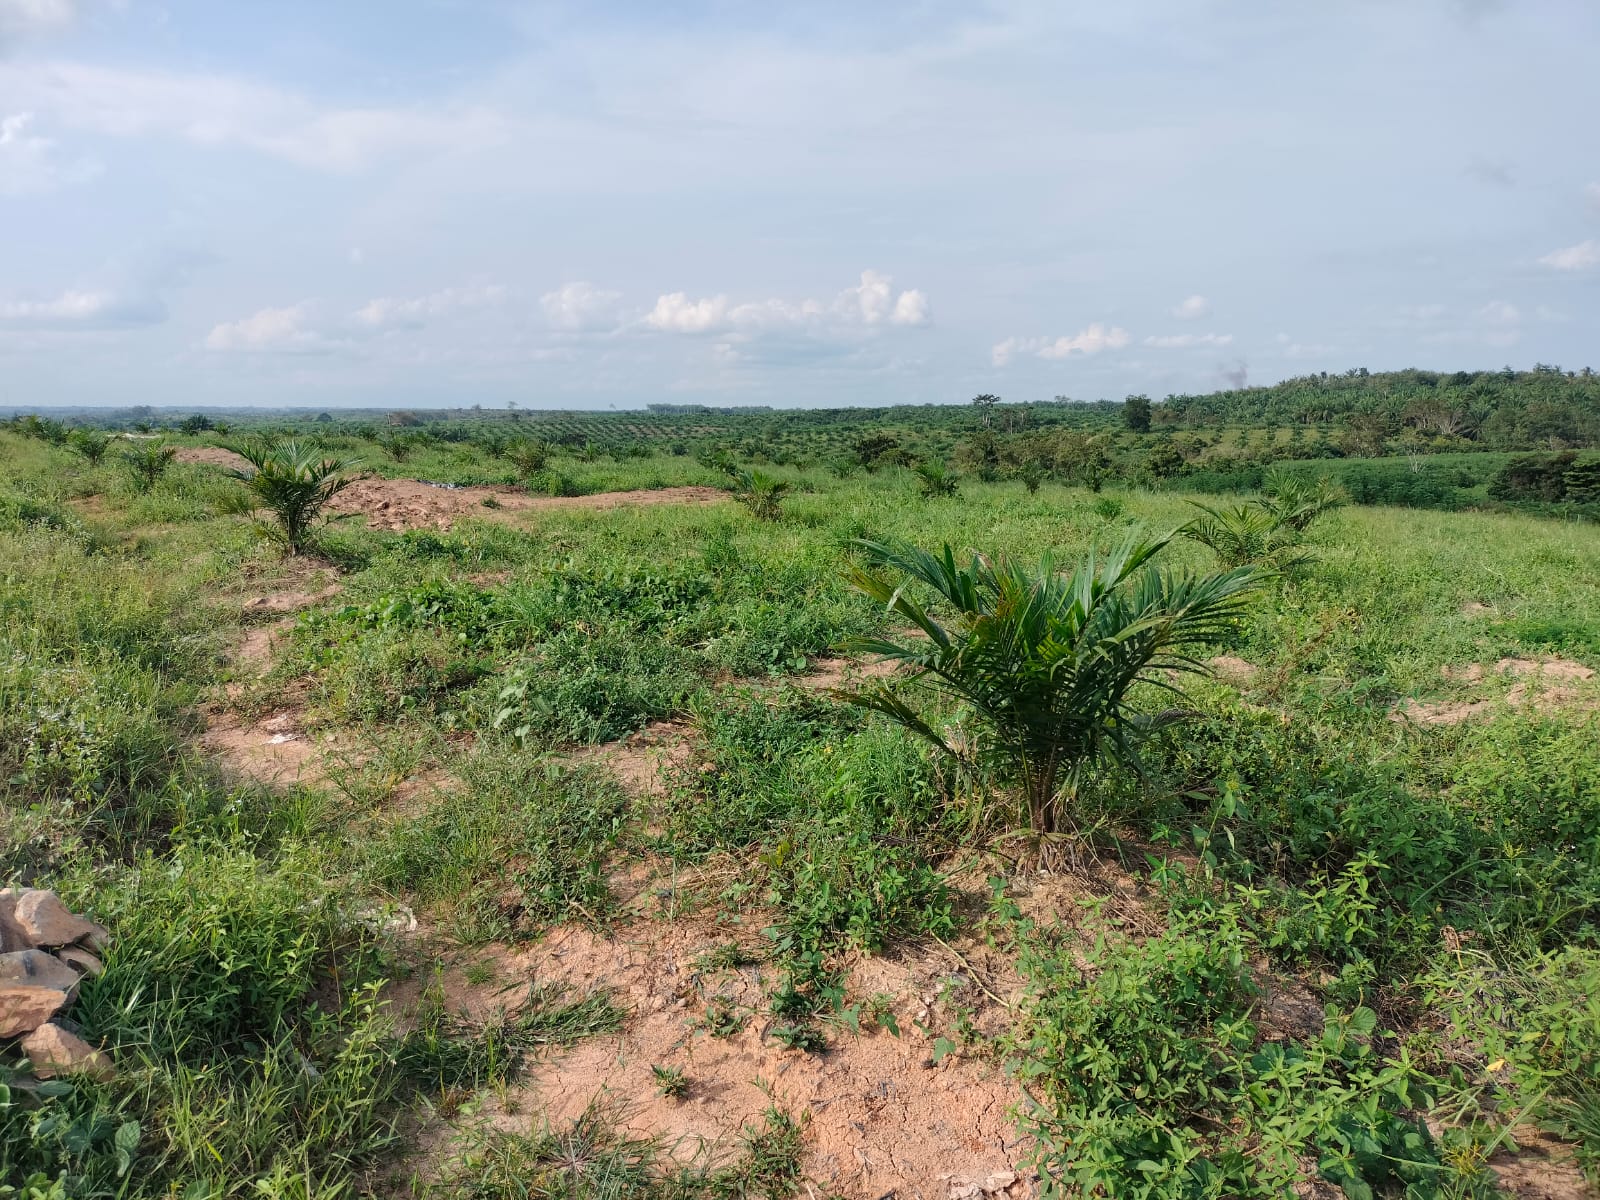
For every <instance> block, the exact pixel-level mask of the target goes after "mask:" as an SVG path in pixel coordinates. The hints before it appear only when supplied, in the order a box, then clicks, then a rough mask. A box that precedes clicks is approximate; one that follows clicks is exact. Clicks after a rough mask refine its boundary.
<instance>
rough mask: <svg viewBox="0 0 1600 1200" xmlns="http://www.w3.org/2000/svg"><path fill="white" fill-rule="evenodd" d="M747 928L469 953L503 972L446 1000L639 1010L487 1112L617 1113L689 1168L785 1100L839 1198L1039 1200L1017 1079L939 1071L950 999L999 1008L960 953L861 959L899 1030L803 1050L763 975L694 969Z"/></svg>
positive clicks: (633, 929) (451, 989)
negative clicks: (734, 1018) (527, 993)
mask: <svg viewBox="0 0 1600 1200" xmlns="http://www.w3.org/2000/svg"><path fill="white" fill-rule="evenodd" d="M754 932H755V931H754V929H752V928H751V927H750V925H749V924H745V925H731V924H719V923H718V922H715V921H713V920H710V919H706V918H695V919H692V920H689V921H685V922H671V921H650V920H641V921H636V922H633V923H630V924H628V925H626V926H624V927H622V928H621V929H619V930H617V931H616V933H615V934H613V935H611V936H604V935H600V934H596V933H593V932H591V931H589V930H587V929H584V928H579V927H563V928H561V929H558V930H555V931H553V932H552V933H551V934H550V935H549V937H548V938H547V939H546V940H545V941H543V942H542V943H540V944H539V945H537V946H535V947H534V948H532V949H531V950H523V951H513V950H507V949H506V948H504V947H495V948H485V949H483V950H479V951H477V952H471V953H468V954H466V955H464V956H463V959H464V962H465V963H477V964H481V963H482V962H484V961H485V959H486V958H488V959H492V960H493V961H494V962H495V965H496V977H497V979H496V983H495V984H493V985H490V986H489V987H486V988H477V989H472V988H468V987H466V986H465V984H464V983H463V982H462V981H461V980H460V977H459V975H458V974H457V972H456V971H455V970H453V969H452V970H450V971H447V973H446V976H445V978H444V980H443V981H442V982H443V984H444V991H445V995H446V1002H447V1003H449V1004H451V1005H452V1006H455V1007H459V1008H460V1009H463V1010H465V1011H467V1012H469V1013H473V1014H474V1015H477V1016H479V1017H482V1016H484V1015H486V1012H487V1008H486V1006H485V996H486V995H493V994H497V993H498V994H501V995H505V994H507V993H505V992H504V989H505V988H506V986H507V984H508V983H515V982H516V981H518V980H530V981H531V980H538V981H541V982H553V981H555V982H562V983H566V984H568V985H570V986H571V987H572V988H574V989H576V990H577V991H578V992H580V993H581V992H586V991H589V990H591V989H593V988H596V987H604V988H607V989H610V990H611V991H612V992H613V995H614V998H615V999H616V1000H617V1002H618V1003H620V1004H622V1005H623V1006H624V1007H625V1008H626V1009H627V1010H628V1013H629V1015H628V1019H627V1022H626V1025H625V1027H624V1029H623V1031H622V1032H621V1033H620V1034H618V1035H612V1036H606V1037H596V1038H590V1039H588V1040H586V1041H584V1042H581V1043H579V1044H578V1045H577V1046H574V1047H572V1048H571V1049H568V1050H565V1051H560V1052H557V1053H555V1054H552V1055H550V1056H549V1057H547V1058H545V1059H544V1060H543V1061H541V1062H539V1063H537V1064H536V1065H534V1067H533V1069H532V1070H531V1071H530V1073H529V1076H528V1077H527V1078H526V1080H524V1081H523V1082H522V1083H520V1084H519V1085H518V1086H516V1087H515V1088H513V1089H511V1091H510V1092H509V1093H508V1094H507V1095H505V1096H504V1097H501V1098H499V1099H498V1100H496V1101H492V1102H490V1103H489V1104H488V1105H486V1107H485V1109H484V1111H483V1113H482V1114H481V1116H482V1117H483V1119H486V1120H488V1121H489V1122H491V1123H492V1124H493V1125H495V1126H498V1127H501V1128H507V1129H519V1130H526V1129H529V1128H536V1127H538V1125H539V1124H540V1123H541V1122H545V1121H548V1122H550V1123H552V1124H560V1123H562V1122H565V1121H570V1120H571V1119H573V1118H575V1117H577V1116H578V1115H579V1114H580V1113H582V1112H583V1111H584V1110H585V1109H586V1108H587V1107H588V1106H590V1105H591V1104H595V1103H599V1104H603V1105H606V1106H608V1107H609V1108H611V1109H613V1110H614V1111H615V1112H616V1114H617V1116H616V1119H617V1121H618V1124H619V1125H620V1127H621V1128H623V1129H624V1130H626V1131H628V1132H630V1133H633V1134H636V1135H642V1136H652V1137H659V1138H661V1139H662V1140H663V1142H664V1143H665V1144H667V1145H668V1146H671V1147H673V1148H674V1153H675V1154H676V1155H677V1156H678V1157H679V1158H681V1159H683V1160H684V1161H689V1160H691V1159H696V1158H698V1159H700V1160H702V1161H703V1160H704V1159H705V1158H706V1157H707V1156H709V1157H710V1158H711V1159H712V1160H713V1161H715V1160H717V1159H718V1158H719V1157H721V1156H724V1155H731V1154H732V1153H734V1152H735V1151H736V1149H737V1139H738V1134H739V1131H740V1130H741V1129H742V1128H743V1126H745V1125H746V1124H749V1123H751V1122H754V1121H757V1120H758V1119H759V1117H760V1115H761V1113H762V1112H763V1111H764V1110H765V1109H766V1108H767V1107H768V1106H769V1105H770V1104H772V1103H774V1102H776V1103H777V1104H779V1105H780V1106H781V1107H783V1108H784V1109H786V1110H787V1111H789V1112H790V1113H791V1114H793V1115H794V1116H796V1117H797V1118H798V1119H800V1120H802V1121H803V1122H804V1127H805V1144H806V1159H805V1164H804V1166H805V1171H806V1174H807V1176H808V1178H809V1179H810V1180H812V1181H813V1183H814V1184H816V1185H817V1186H819V1187H824V1188H826V1189H827V1190H829V1191H832V1192H835V1193H838V1194H842V1195H846V1196H862V1197H877V1196H882V1195H884V1194H886V1193H889V1192H892V1191H899V1192H900V1194H902V1195H905V1196H922V1197H925V1198H929V1200H931V1198H932V1197H940V1198H943V1197H951V1196H965V1197H975V1196H979V1195H984V1194H988V1195H995V1196H999V1195H1024V1194H1031V1190H1032V1189H1031V1185H1030V1184H1028V1183H1027V1182H1026V1181H1025V1180H1024V1179H1023V1172H1022V1169H1021V1167H1020V1166H1019V1160H1020V1158H1021V1156H1022V1154H1023V1152H1024V1150H1025V1146H1024V1145H1023V1143H1022V1141H1021V1139H1020V1138H1019V1135H1018V1134H1017V1132H1016V1128H1015V1126H1014V1125H1013V1123H1012V1121H1011V1119H1010V1117H1009V1115H1008V1114H1009V1110H1010V1109H1011V1107H1012V1106H1013V1105H1015V1104H1017V1103H1018V1102H1019V1101H1020V1100H1021V1098H1022V1097H1021V1093H1020V1091H1019V1090H1018V1089H1017V1088H1016V1086H1015V1084H1014V1083H1013V1082H1012V1081H1011V1080H1009V1079H1007V1078H1006V1077H1005V1075H1004V1073H1003V1072H1002V1071H1001V1070H1000V1069H999V1067H998V1065H997V1064H995V1063H992V1062H989V1061H986V1060H984V1059H983V1058H982V1057H978V1056H968V1055H961V1054H954V1055H949V1056H946V1057H945V1058H943V1059H942V1060H941V1061H940V1062H939V1063H938V1064H935V1063H934V1062H933V1061H932V1037H933V1036H937V1035H939V1034H942V1033H944V1032H946V1031H947V1030H948V1028H949V1026H950V1023H951V1021H952V1007H951V1006H952V1005H954V1004H955V1003H958V1002H959V1003H961V1004H969V1003H973V1002H977V1003H978V1004H980V1005H989V1007H990V1008H997V1007H998V1006H993V1005H992V1004H990V1002H988V1001H987V1000H986V998H985V997H984V996H983V995H982V994H981V992H979V991H978V990H977V989H976V988H975V987H974V986H973V984H972V981H971V979H970V977H969V976H968V975H967V974H966V972H965V970H964V969H963V968H962V967H961V966H960V965H959V964H957V962H956V961H955V959H954V958H953V957H952V956H951V955H950V954H948V953H946V952H945V951H944V950H943V949H942V948H940V947H938V946H934V947H932V948H930V949H927V950H919V949H910V950H906V951H904V952H902V953H901V954H900V955H899V956H898V957H895V958H892V959H891V958H878V959H869V960H866V961H864V962H862V963H860V964H858V965H857V966H856V968H855V971H854V973H853V979H852V992H853V994H856V995H861V996H873V995H877V994H883V995H886V996H889V997H891V998H892V1005H893V1008H894V1011H895V1013H896V1016H897V1020H898V1023H899V1026H900V1032H901V1036H899V1037H895V1036H894V1035H893V1034H891V1033H889V1032H887V1031H885V1030H881V1029H877V1030H872V1029H869V1030H866V1031H863V1032H862V1033H860V1034H859V1035H858V1034H855V1033H853V1032H851V1031H849V1030H848V1029H844V1028H839V1029H836V1030H835V1031H834V1032H833V1044H832V1046H831V1047H830V1048H829V1049H828V1050H827V1051H826V1052H824V1053H820V1054H806V1053H803V1052H801V1051H797V1050H785V1049H783V1048H782V1046H781V1045H779V1044H778V1043H777V1042H776V1041H774V1040H773V1039H772V1038H771V1037H769V1036H767V1034H768V1032H769V1030H770V1028H771V1026H772V1024H773V1020H772V1018H771V1017H770V1016H769V1015H768V1011H767V1009H768V1004H767V998H768V992H769V990H770V985H771V983H772V979H771V968H770V967H763V966H760V965H750V966H745V967H741V968H734V969H723V970H714V971H703V970H701V969H699V968H698V967H697V963H696V960H697V959H698V958H699V956H700V955H702V954H703V953H705V952H706V951H707V950H710V949H713V948H714V947H716V946H718V945H721V944H724V943H726V942H727V941H729V940H739V941H742V942H744V943H746V944H752V945H754V944H756V941H757V939H755V938H753V937H752V935H753V933H754ZM966 950H967V951H968V952H969V953H970V954H971V955H973V956H979V957H981V956H982V954H983V950H982V948H981V947H972V946H968V947H966ZM452 977H453V978H452ZM717 1002H721V1003H724V1004H727V1005H729V1006H731V1007H732V1008H733V1009H734V1011H736V1012H739V1013H741V1014H742V1015H743V1016H744V1025H743V1027H742V1028H741V1029H740V1030H739V1031H738V1032H736V1033H734V1034H732V1035H731V1036H728V1037H713V1036H711V1034H710V1033H709V1032H707V1031H706V1029H705V1028H704V1027H703V1025H702V1023H701V1021H702V1017H703V1014H704V1012H705V1011H706V1009H707V1006H708V1005H710V1004H713V1003H717ZM991 1015H992V1014H991ZM918 1020H920V1021H921V1022H922V1023H923V1024H924V1026H926V1028H927V1030H928V1032H925V1031H924V1030H923V1029H919V1028H918V1027H917V1024H916V1022H917V1021H918ZM655 1065H662V1066H669V1067H677V1068H679V1069H681V1070H682V1071H683V1073H684V1075H685V1077H686V1078H687V1080H688V1090H687V1093H686V1094H685V1095H684V1096H682V1097H679V1098H670V1097H665V1096H662V1095H660V1093H659V1091H658V1089H657V1088H656V1086H655V1082H654V1077H653V1075H652V1072H651V1067H652V1066H655ZM529 1114H532V1115H529Z"/></svg>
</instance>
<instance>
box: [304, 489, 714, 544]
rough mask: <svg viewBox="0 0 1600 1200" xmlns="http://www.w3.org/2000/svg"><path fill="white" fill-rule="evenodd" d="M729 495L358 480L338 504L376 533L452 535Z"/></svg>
mask: <svg viewBox="0 0 1600 1200" xmlns="http://www.w3.org/2000/svg"><path fill="white" fill-rule="evenodd" d="M726 498H727V497H726V493H724V492H721V491H718V490H717V489H716V488H709V487H676V488H658V489H655V490H643V491H631V492H600V493H598V494H596V495H593V496H533V495H529V494H528V493H527V492H524V491H521V490H519V489H517V488H510V487H460V488H448V487H437V486H434V485H433V484H429V483H422V482H420V481H418V480H415V479H376V478H372V479H358V480H357V481H356V482H355V483H352V484H351V485H350V486H349V487H347V488H346V489H345V490H344V491H342V492H340V493H339V494H338V495H337V496H335V497H334V498H333V501H332V503H330V504H329V505H328V511H329V513H330V514H332V515H334V516H363V517H365V518H366V520H367V524H368V525H369V526H370V527H372V528H374V529H388V530H391V531H393V532H400V531H402V530H406V529H439V530H445V529H450V528H451V527H452V526H454V525H455V523H456V522H458V521H463V520H466V519H467V518H469V517H477V518H479V519H481V520H488V521H505V520H513V519H515V516H516V514H518V513H524V512H542V511H549V510H553V509H586V510H594V511H604V510H606V509H611V508H619V507H622V506H624V505H649V504H711V503H714V502H716V501H719V500H724V499H726Z"/></svg>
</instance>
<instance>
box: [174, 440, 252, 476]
mask: <svg viewBox="0 0 1600 1200" xmlns="http://www.w3.org/2000/svg"><path fill="white" fill-rule="evenodd" d="M178 461H179V462H181V463H204V464H205V465H206V466H210V467H227V468H228V469H229V470H233V471H250V470H252V469H253V468H252V467H251V466H250V462H249V460H248V459H245V458H243V457H241V456H240V455H238V454H235V453H234V452H233V451H232V450H224V449H223V448H222V447H221V446H180V447H179V448H178Z"/></svg>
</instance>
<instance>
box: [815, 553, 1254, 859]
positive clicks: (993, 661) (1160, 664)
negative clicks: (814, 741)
mask: <svg viewBox="0 0 1600 1200" xmlns="http://www.w3.org/2000/svg"><path fill="white" fill-rule="evenodd" d="M1169 540H1170V535H1169V537H1161V538H1154V539H1150V538H1146V537H1144V536H1142V535H1140V534H1138V533H1135V534H1134V535H1132V536H1130V537H1129V538H1128V540H1127V541H1125V542H1124V543H1123V544H1122V546H1121V547H1119V548H1118V549H1116V550H1114V551H1112V552H1111V553H1110V554H1109V555H1108V556H1107V557H1106V558H1104V559H1103V560H1098V559H1097V558H1096V557H1095V556H1094V555H1092V554H1091V555H1090V556H1089V557H1088V558H1086V559H1085V560H1084V561H1083V562H1081V563H1080V564H1078V566H1077V568H1076V569H1075V570H1073V571H1071V572H1070V573H1068V572H1063V571H1061V570H1059V569H1058V568H1057V566H1056V563H1055V561H1054V560H1053V559H1052V558H1051V557H1050V556H1049V555H1046V556H1045V557H1044V558H1043V559H1041V560H1040V561H1039V562H1038V564H1037V565H1035V566H1025V565H1022V564H1020V563H1012V562H1006V561H1004V560H997V561H993V562H991V561H989V560H987V559H984V558H981V557H977V556H974V557H973V559H972V561H971V562H970V563H968V564H966V565H962V564H960V563H958V562H957V561H956V558H955V555H954V553H953V552H952V551H951V549H950V547H949V546H948V545H947V546H945V548H944V554H943V555H942V556H939V555H934V554H930V553H928V552H927V551H924V550H919V549H916V548H914V547H906V546H888V545H882V544H879V543H873V542H863V543H861V545H862V546H863V547H864V548H865V549H866V552H867V554H868V556H869V560H870V564H871V565H870V566H869V567H867V568H864V569H859V570H856V571H854V572H852V574H851V582H853V583H854V584H855V586H856V587H857V588H859V589H860V590H861V591H863V592H865V593H866V594H867V595H868V596H870V597H872V598H873V599H874V600H876V601H878V602H879V603H882V604H883V605H885V606H886V607H887V609H888V610H889V611H890V612H891V613H894V614H895V615H896V616H898V617H900V618H902V619H904V620H906V621H908V622H910V623H911V624H912V625H914V626H915V627H916V628H917V629H918V630H920V631H921V632H922V634H923V635H925V636H924V637H923V638H917V639H912V640H907V641H894V640H890V639H887V638H882V639H878V638H869V639H863V640H860V641H858V642H856V643H855V646H856V648H858V649H860V650H864V651H866V652H868V653H872V654H877V655H880V656H881V657H882V658H883V659H885V660H888V661H892V662H897V663H901V664H903V665H904V666H906V667H909V668H910V669H911V671H912V672H913V681H914V682H920V683H922V684H927V685H931V686H932V687H934V688H935V689H936V690H938V691H941V692H943V693H945V694H947V695H949V696H952V697H954V698H956V699H957V700H959V701H961V702H963V703H965V704H967V705H969V706H970V707H971V709H972V713H973V716H974V718H975V725H976V731H977V734H978V737H977V741H976V745H975V746H974V747H973V749H974V750H975V751H976V753H977V755H978V757H979V758H980V759H981V760H984V761H986V762H987V763H988V765H989V766H991V767H992V768H993V769H994V770H995V771H996V772H997V774H998V775H999V776H1000V777H1001V778H1002V779H1005V780H1008V781H1010V782H1011V783H1013V784H1014V785H1015V786H1017V787H1018V788H1019V789H1020V791H1021V794H1022V799H1023V802H1024V805H1025V808H1026V812H1027V820H1028V824H1029V826H1030V828H1031V829H1032V830H1033V832H1034V833H1036V834H1040V835H1050V834H1054V833H1057V832H1059V831H1061V830H1062V829H1063V828H1064V826H1065V823H1066V818H1067V816H1068V812H1067V810H1068V809H1069V808H1070V806H1071V802H1072V798H1073V796H1074V795H1075V793H1076V789H1077V785H1078V783H1079V781H1080V779H1081V777H1082V775H1083V773H1084V772H1085V771H1086V770H1087V769H1088V768H1090V767H1092V766H1095V765H1097V764H1100V763H1103V762H1111V763H1121V764H1130V763H1132V762H1134V755H1135V752H1136V750H1137V747H1138V745H1139V742H1140V741H1141V740H1142V739H1143V738H1145V737H1147V736H1148V735H1149V734H1151V733H1153V732H1155V731H1156V730H1158V729H1162V728H1164V727H1166V726H1168V725H1172V724H1174V723H1175V722H1177V721H1180V720H1183V719H1185V718H1186V717H1187V716H1188V715H1189V714H1188V713H1187V712H1185V711H1182V710H1176V709H1167V710H1163V711H1146V710H1145V709H1144V708H1142V707H1141V706H1140V705H1139V704H1137V703H1136V702H1135V700H1134V699H1133V698H1132V697H1131V695H1130V693H1131V692H1132V690H1133V688H1134V685H1135V684H1138V683H1148V684H1151V685H1153V686H1154V687H1158V688H1165V689H1167V690H1168V691H1172V692H1176V688H1175V687H1174V686H1173V684H1172V683H1171V682H1170V679H1171V673H1173V672H1203V671H1204V670H1205V668H1204V667H1203V666H1202V665H1201V664H1200V662H1199V661H1198V660H1197V659H1196V658H1195V657H1193V651H1195V650H1196V649H1197V648H1199V647H1200V646H1202V645H1203V644H1205V643H1207V642H1210V641H1213V640H1215V639H1216V638H1218V637H1219V636H1221V635H1222V634H1224V633H1225V632H1227V630H1228V629H1229V628H1230V627H1231V626H1232V625H1233V623H1234V621H1235V619H1236V618H1237V617H1238V615H1239V613H1240V611H1241V609H1242V608H1243V606H1244V603H1245V600H1246V598H1247V597H1248V595H1249V594H1250V592H1251V591H1252V590H1253V588H1254V587H1255V586H1256V584H1257V580H1258V573H1257V572H1256V571H1255V570H1254V569H1252V568H1248V567H1242V568H1236V569H1234V570H1230V571H1219V572H1216V573H1213V574H1210V575H1204V576H1192V575H1188V574H1175V573H1171V572H1163V571H1157V570H1155V569H1154V568H1153V567H1150V565H1149V564H1150V560H1151V559H1152V558H1154V557H1155V556H1156V555H1157V554H1158V553H1159V552H1160V551H1161V550H1162V548H1163V547H1165V546H1166V544H1167V542H1168V541H1169ZM917 589H921V590H925V591H927V592H931V593H932V594H933V597H934V599H935V601H936V602H937V604H938V607H939V609H940V610H942V611H945V612H948V614H949V615H948V616H939V615H935V612H934V611H933V610H931V609H930V608H928V607H925V606H924V605H923V603H922V602H921V601H919V600H918V599H917V598H916V597H915V595H914V591H915V590H917ZM841 694H842V695H843V696H844V698H845V699H847V700H849V701H851V702H852V703H855V704H859V705H861V706H863V707H865V708H870V709H873V710H875V711H877V712H880V713H883V714H884V715H885V716H887V717H889V718H890V719H891V720H893V721H895V722H897V723H898V724H900V725H903V726H904V727H905V728H907V729H909V730H910V731H911V732H913V733H915V734H917V735H918V736H920V737H922V738H925V739H927V740H928V741H929V742H931V743H933V745H935V746H936V747H938V748H939V749H940V750H942V751H944V752H945V753H947V754H950V755H952V756H957V757H960V756H958V755H957V751H956V750H955V748H954V747H952V746H951V745H950V743H949V741H948V740H947V739H946V738H945V736H944V735H943V734H941V733H940V732H939V731H938V730H937V729H935V728H934V726H933V725H932V724H931V723H930V721H929V718H928V717H926V716H924V715H923V714H922V713H920V712H919V711H917V709H915V708H913V707H912V706H911V704H910V703H908V702H907V701H906V700H904V699H902V698H901V697H900V696H899V695H898V694H896V692H894V691H893V690H891V689H890V688H889V687H888V686H878V687H876V688H873V689H869V690H865V691H860V692H853V693H851V692H847V693H841Z"/></svg>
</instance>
